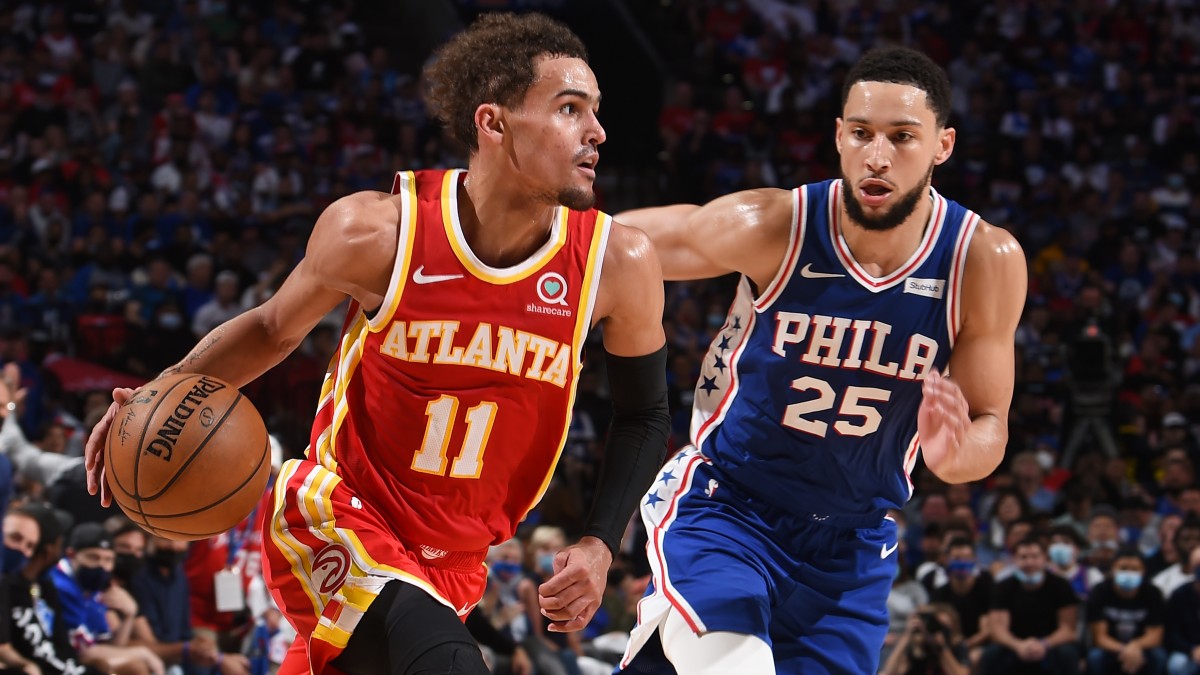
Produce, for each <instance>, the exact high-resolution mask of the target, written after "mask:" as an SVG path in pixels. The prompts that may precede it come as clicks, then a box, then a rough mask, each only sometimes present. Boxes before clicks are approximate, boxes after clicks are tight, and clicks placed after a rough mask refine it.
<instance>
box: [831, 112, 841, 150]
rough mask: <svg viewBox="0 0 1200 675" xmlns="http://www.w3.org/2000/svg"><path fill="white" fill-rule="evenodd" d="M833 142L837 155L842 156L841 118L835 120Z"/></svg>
mask: <svg viewBox="0 0 1200 675" xmlns="http://www.w3.org/2000/svg"><path fill="white" fill-rule="evenodd" d="M833 142H834V144H835V145H837V151H838V154H839V155H840V154H842V118H840V117H839V118H837V125H836V126H835V127H834V128H833Z"/></svg>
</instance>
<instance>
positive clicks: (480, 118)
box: [475, 103, 504, 145]
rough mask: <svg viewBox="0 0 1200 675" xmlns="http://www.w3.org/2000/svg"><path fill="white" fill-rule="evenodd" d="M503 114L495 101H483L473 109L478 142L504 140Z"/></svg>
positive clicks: (495, 142) (498, 141)
mask: <svg viewBox="0 0 1200 675" xmlns="http://www.w3.org/2000/svg"><path fill="white" fill-rule="evenodd" d="M503 117H504V114H503V112H502V111H501V110H500V106H499V105H497V104H495V103H484V104H482V105H480V106H479V107H478V108H476V109H475V133H476V134H478V136H479V144H480V145H484V144H485V143H494V144H496V145H501V144H502V143H503V142H504V121H503Z"/></svg>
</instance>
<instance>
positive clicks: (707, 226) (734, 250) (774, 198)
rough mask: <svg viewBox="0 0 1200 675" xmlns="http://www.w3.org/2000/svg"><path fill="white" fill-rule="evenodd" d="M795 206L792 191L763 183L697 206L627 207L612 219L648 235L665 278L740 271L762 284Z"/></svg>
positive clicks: (778, 257)
mask: <svg viewBox="0 0 1200 675" xmlns="http://www.w3.org/2000/svg"><path fill="white" fill-rule="evenodd" d="M793 207H794V204H793V199H792V194H791V192H790V191H788V190H779V189H775V188H763V189H758V190H746V191H743V192H736V193H733V194H730V195H725V196H723V197H719V198H717V199H714V200H713V201H711V202H709V203H707V204H705V205H704V206H699V207H698V206H694V205H691V204H686V205H685V204H677V205H674V206H664V207H658V208H648V209H638V210H635V211H626V212H624V213H621V214H619V215H618V216H617V217H616V219H617V220H618V221H619V222H621V223H623V224H625V225H629V226H632V227H637V228H639V229H641V230H644V231H645V232H646V233H647V234H648V235H649V236H650V239H651V241H652V242H653V243H654V247H655V249H657V250H658V255H659V258H660V260H661V263H662V269H663V277H664V278H666V279H670V280H680V279H708V278H712V277H719V276H722V275H724V274H729V273H731V272H740V273H742V274H745V275H747V276H748V277H750V279H751V280H752V281H754V282H755V284H756V285H758V286H759V287H760V288H765V287H766V285H767V284H768V283H770V281H771V279H773V278H774V276H775V273H776V272H777V271H778V270H779V267H780V265H782V264H783V256H784V254H785V253H786V251H787V245H788V238H789V235H790V233H791V224H792V218H793V215H794V214H793Z"/></svg>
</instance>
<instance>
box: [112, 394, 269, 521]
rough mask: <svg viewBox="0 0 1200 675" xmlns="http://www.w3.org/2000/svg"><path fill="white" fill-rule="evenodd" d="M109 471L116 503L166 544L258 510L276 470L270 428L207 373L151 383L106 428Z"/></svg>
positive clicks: (248, 404) (242, 399) (251, 406)
mask: <svg viewBox="0 0 1200 675" xmlns="http://www.w3.org/2000/svg"><path fill="white" fill-rule="evenodd" d="M104 466H105V472H106V475H107V479H108V485H109V489H110V490H111V492H112V496H113V500H114V501H115V502H117V504H119V505H120V506H121V509H122V510H123V511H124V512H125V513H126V515H128V516H129V517H130V518H132V519H133V521H134V522H136V523H137V524H138V525H140V526H142V527H143V528H145V529H146V530H147V531H149V532H151V533H153V534H156V535H159V536H162V537H167V538H169V539H179V540H185V541H186V540H192V539H204V538H207V537H211V536H214V535H217V534H220V533H222V532H224V531H226V530H228V529H230V528H232V527H234V526H235V525H237V524H238V523H239V522H241V521H242V520H243V519H244V518H245V517H246V516H247V515H249V514H250V512H251V511H252V510H254V506H255V505H256V504H257V503H258V501H259V499H260V498H261V497H262V495H263V491H264V490H265V489H266V484H267V479H268V477H269V475H270V472H271V452H270V444H269V441H268V439H267V428H266V425H265V424H264V423H263V420H262V417H261V416H260V415H259V414H258V410H257V409H256V408H255V407H254V404H252V403H251V402H250V400H249V399H247V398H246V397H245V396H243V395H242V393H241V392H240V391H238V390H237V388H236V387H234V386H233V385H231V384H229V383H228V382H224V381H222V380H220V379H218V378H215V377H211V376H209V375H196V374H192V373H188V374H182V375H171V376H168V377H164V378H161V379H158V380H154V381H153V382H149V383H147V384H146V385H145V386H143V387H142V388H141V389H139V390H138V391H137V392H135V393H134V395H133V397H132V398H130V399H129V401H128V402H126V403H125V405H123V406H121V409H120V410H119V411H118V413H117V417H116V418H115V419H114V420H113V423H112V426H111V427H109V430H108V442H107V443H106V444H105V447H104Z"/></svg>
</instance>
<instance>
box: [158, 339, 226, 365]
mask: <svg viewBox="0 0 1200 675" xmlns="http://www.w3.org/2000/svg"><path fill="white" fill-rule="evenodd" d="M224 336H225V330H224V328H218V329H217V330H216V331H214V332H213V333H212V334H210V335H209V336H208V337H207V338H205V339H204V341H203V342H201V343H200V344H198V345H196V347H195V348H194V349H192V351H190V352H188V355H187V356H185V357H184V358H183V360H182V361H180V362H179V363H176V364H175V365H173V366H171V367H170V368H167V369H166V370H164V371H162V372H161V373H159V375H158V376H159V377H166V376H167V375H175V374H176V373H179V372H181V371H182V370H183V369H184V367H186V366H190V365H192V364H193V363H195V362H197V361H199V360H200V359H201V357H203V356H204V353H205V352H207V351H208V350H209V349H212V348H213V346H214V345H216V344H217V343H218V342H220V341H221V338H222V337H224Z"/></svg>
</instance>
